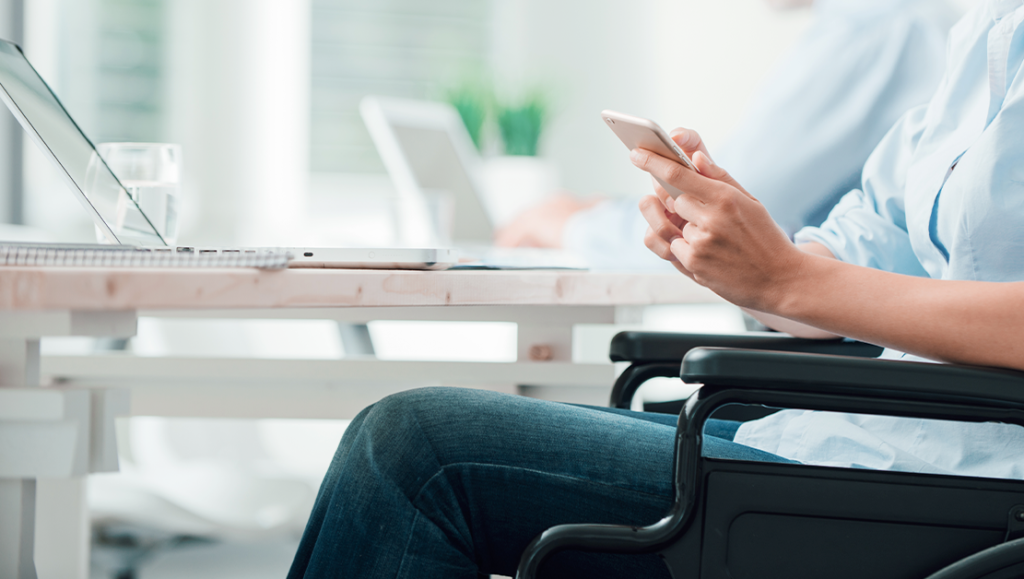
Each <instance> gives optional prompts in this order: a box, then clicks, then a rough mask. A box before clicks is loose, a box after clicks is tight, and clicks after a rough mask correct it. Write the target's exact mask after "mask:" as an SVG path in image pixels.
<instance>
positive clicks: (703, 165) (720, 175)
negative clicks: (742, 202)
mask: <svg viewBox="0 0 1024 579" xmlns="http://www.w3.org/2000/svg"><path fill="white" fill-rule="evenodd" d="M693 165H694V166H695V167H696V168H697V171H699V172H700V174H701V175H703V176H705V177H707V178H708V179H714V180H715V181H721V182H723V183H728V184H729V185H732V186H733V187H735V188H737V189H739V190H740V191H742V192H743V194H744V195H746V196H747V197H750V198H751V199H754V196H753V195H751V194H750V193H747V190H746V189H744V188H743V186H742V185H740V184H739V182H737V181H736V179H733V178H732V175H730V174H729V172H728V171H726V170H725V169H723V168H721V167H719V166H718V165H716V164H715V162H714V161H712V160H711V157H710V156H708V155H707V154H706V153H704V152H703V151H698V152H696V153H694V154H693Z"/></svg>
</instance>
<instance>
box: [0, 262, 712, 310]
mask: <svg viewBox="0 0 1024 579" xmlns="http://www.w3.org/2000/svg"><path fill="white" fill-rule="evenodd" d="M721 301H722V300H721V298H719V297H717V296H716V295H715V294H713V293H712V292H711V291H709V290H707V289H705V288H703V287H701V286H699V285H697V284H696V283H694V282H693V281H691V280H689V279H687V278H686V277H684V276H682V275H680V274H673V273H605V272H599V273H598V272H581V271H566V270H521V271H437V272H434V271H395V270H340V269H336V270H310V269H306V270H303V269H300V270H285V271H260V270H255V269H173V270H168V269H141V268H140V269H103V268H55V267H49V268H48V267H3V268H0V310H64V309H72V310H135V309H179V308H180V309H192V310H194V309H206V308H215V309H226V308H316V307H401V306H479V305H489V306H493V305H578V306H619V305H622V306H642V305H656V304H685V303H717V302H721Z"/></svg>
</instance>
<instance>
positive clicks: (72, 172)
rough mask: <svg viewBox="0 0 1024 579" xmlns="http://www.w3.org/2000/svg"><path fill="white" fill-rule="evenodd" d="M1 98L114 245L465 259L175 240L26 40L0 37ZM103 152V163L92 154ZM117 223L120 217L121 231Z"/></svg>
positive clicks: (344, 264)
mask: <svg viewBox="0 0 1024 579" xmlns="http://www.w3.org/2000/svg"><path fill="white" fill-rule="evenodd" d="M0 99H2V100H3V101H4V103H5V104H6V105H7V107H8V108H9V109H10V110H11V112H12V113H13V114H14V116H15V117H16V118H17V119H18V122H19V123H21V126H22V127H23V128H24V129H25V131H26V132H27V133H28V136H29V138H30V139H31V140H32V141H33V142H34V143H35V144H36V145H37V146H38V147H39V148H40V150H42V152H43V154H44V155H45V156H46V157H47V158H49V159H50V160H51V161H52V162H53V163H54V166H55V167H56V169H57V170H58V172H59V174H60V176H61V178H63V180H64V181H65V183H66V184H67V185H68V187H69V188H70V189H71V191H72V193H74V195H75V197H76V198H77V199H78V201H79V202H80V203H81V204H82V207H83V208H84V209H85V210H86V212H88V213H89V215H90V216H91V217H92V220H93V222H94V223H95V225H96V229H97V231H98V232H100V234H101V235H102V236H103V237H104V238H105V241H106V242H107V243H108V244H109V245H108V247H107V249H113V248H116V247H118V246H120V247H122V248H124V249H130V250H133V251H138V249H139V248H145V249H149V250H151V251H159V252H170V253H176V254H177V253H184V254H193V255H196V256H208V257H215V256H237V255H239V254H270V253H273V254H282V253H284V254H288V255H289V256H290V257H291V260H290V261H289V263H288V266H289V267H293V268H295V267H298V268H360V269H365V268H369V269H430V270H438V269H447V268H449V267H451V266H452V265H454V264H455V263H456V262H457V261H458V254H457V252H456V251H455V250H454V249H450V248H448V249H444V248H423V249H418V248H322V247H274V248H215V247H209V248H208V247H194V246H170V245H168V244H167V243H166V242H165V241H164V239H163V237H161V235H160V233H159V231H158V230H157V228H156V227H154V226H153V223H152V222H151V221H150V219H149V218H148V217H147V216H146V213H145V212H144V211H143V210H142V209H141V208H140V207H139V205H138V204H137V203H136V202H135V200H134V199H132V198H131V196H130V195H129V194H128V192H127V190H126V189H125V187H124V186H122V184H121V182H120V181H119V180H118V178H117V176H116V175H115V174H114V173H113V172H112V171H111V170H110V168H109V167H108V166H107V165H106V162H104V161H102V158H101V157H100V156H99V154H98V153H97V152H96V148H95V147H94V146H93V143H92V141H90V140H89V138H88V137H86V135H85V133H84V132H83V131H82V130H81V128H79V126H78V124H77V123H75V121H74V120H73V119H72V118H71V115H70V114H69V113H68V112H67V110H66V109H65V108H64V105H62V104H61V102H60V100H59V99H58V98H57V95H56V94H54V92H53V91H52V90H51V89H50V87H49V85H47V84H46V82H45V81H44V80H43V78H42V77H41V76H40V75H39V73H38V72H37V71H36V70H35V68H34V67H33V66H32V65H31V64H30V63H29V61H28V59H27V58H26V57H25V54H24V52H22V50H21V47H19V46H18V45H16V44H14V43H12V42H8V41H6V40H0ZM94 159H100V161H101V162H100V163H98V164H97V163H95V162H94V164H93V167H92V171H95V172H96V173H95V174H94V173H90V174H89V177H88V179H87V177H86V175H87V172H88V171H89V170H90V166H89V165H90V161H93V160H94ZM112 224H120V225H121V226H120V227H119V228H118V232H116V233H115V228H114V227H112Z"/></svg>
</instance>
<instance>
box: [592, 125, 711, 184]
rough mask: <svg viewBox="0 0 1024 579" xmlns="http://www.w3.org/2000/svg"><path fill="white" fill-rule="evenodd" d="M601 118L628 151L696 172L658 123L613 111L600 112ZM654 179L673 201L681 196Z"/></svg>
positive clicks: (684, 154)
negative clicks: (655, 156)
mask: <svg viewBox="0 0 1024 579" xmlns="http://www.w3.org/2000/svg"><path fill="white" fill-rule="evenodd" d="M601 118H603V119H604V123H605V124H606V125H608V128H609V129H611V130H612V132H614V133H615V135H616V136H618V137H619V140H621V141H622V142H623V143H625V145H626V147H628V148H629V150H631V151H632V150H633V149H646V150H648V151H651V152H652V153H657V154H659V155H661V156H662V157H665V158H668V159H671V160H673V161H678V162H679V164H680V165H682V166H684V167H686V168H687V169H690V170H693V171H696V170H697V168H696V167H694V166H693V163H692V162H691V161H690V158H689V157H687V156H686V153H684V152H683V150H682V149H680V148H679V145H677V144H676V143H675V141H673V140H672V137H670V136H669V135H668V133H666V132H665V129H662V128H661V127H660V126H658V123H655V122H654V121H652V120H649V119H645V118H641V117H634V116H632V115H626V114H622V113H617V112H615V111H601ZM655 179H657V180H658V183H659V184H660V185H661V186H662V187H664V188H665V191H667V192H668V194H669V195H671V196H672V198H673V199H675V198H676V197H678V196H680V195H682V194H683V192H682V191H680V190H679V189H676V188H675V187H673V186H671V185H669V184H668V183H665V182H664V181H662V180H661V179H659V178H657V177H655Z"/></svg>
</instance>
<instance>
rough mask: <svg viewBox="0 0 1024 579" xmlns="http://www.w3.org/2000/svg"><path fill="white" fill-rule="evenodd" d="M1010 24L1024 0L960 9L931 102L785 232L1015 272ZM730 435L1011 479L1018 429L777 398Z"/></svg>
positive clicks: (951, 264)
mask: <svg viewBox="0 0 1024 579" xmlns="http://www.w3.org/2000/svg"><path fill="white" fill-rule="evenodd" d="M1022 23H1024V0H987V1H986V2H982V3H981V4H980V5H979V6H978V7H976V8H975V9H974V10H972V11H971V12H970V13H968V14H967V15H966V16H965V17H964V18H963V20H961V21H960V23H959V24H957V25H956V26H955V27H954V28H953V30H952V31H951V33H950V40H949V49H948V56H947V63H946V64H947V72H946V75H945V77H944V78H943V80H942V83H941V84H940V87H939V90H938V92H937V93H936V95H935V96H934V98H933V99H932V101H931V102H930V103H929V104H928V105H925V106H922V107H919V108H916V109H914V110H912V111H910V112H908V113H907V114H906V115H905V116H904V117H903V118H902V119H901V120H900V121H899V122H898V123H897V124H896V126H895V127H894V128H893V129H892V130H891V131H890V132H889V134H888V135H887V136H886V137H885V138H884V139H883V141H882V142H881V144H879V146H878V148H877V149H876V150H875V151H874V153H872V155H871V157H870V159H869V160H868V162H867V164H866V165H865V167H864V178H863V183H862V187H861V188H860V189H858V190H854V191H851V192H850V193H848V194H847V195H846V196H844V197H843V199H842V200H841V201H840V203H839V204H838V205H837V206H836V207H835V208H834V209H833V210H832V212H831V213H830V215H829V217H828V219H827V220H826V221H825V223H823V224H822V226H821V227H816V228H806V229H803V230H801V231H800V232H799V233H798V234H797V235H796V240H797V241H798V242H811V241H816V242H818V243H822V244H824V245H825V246H826V247H828V248H829V249H830V250H832V252H833V254H835V256H836V257H837V258H839V259H841V260H843V261H846V262H849V263H854V264H858V265H863V266H867V267H873V268H878V269H883V270H886V271H892V272H896V273H902V274H908V275H916V276H928V277H931V278H935V279H947V280H977V281H997V282H1005V281H1024V226H1022V225H1024V72H1022V67H1024V26H1022ZM886 356H887V357H898V356H899V354H898V353H895V352H887V354H886ZM965 387H967V385H965ZM736 442H739V443H740V444H746V445H749V446H753V447H755V448H760V449H762V450H767V451H769V452H775V453H778V454H781V455H782V456H785V457H787V458H792V459H794V460H799V461H801V462H805V463H810V464H824V465H832V466H865V467H870V468H881V469H890V470H910V471H920V472H938V473H949V474H962V475H974V476H991V477H1007V478H1024V429H1022V428H1020V427H1017V426H1010V425H1004V424H956V423H950V422H943V421H931V420H917V419H904V418H889V417H877V416H861V415H852V414H836V413H826V412H806V411H799V410H788V411H783V412H780V413H778V414H775V415H773V416H771V417H769V418H767V419H763V420H760V421H756V422H752V423H748V424H745V425H744V426H742V427H741V428H740V431H739V432H738V433H737V437H736Z"/></svg>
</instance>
